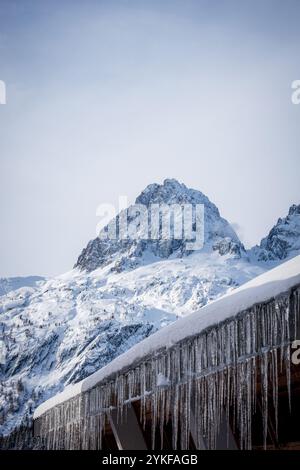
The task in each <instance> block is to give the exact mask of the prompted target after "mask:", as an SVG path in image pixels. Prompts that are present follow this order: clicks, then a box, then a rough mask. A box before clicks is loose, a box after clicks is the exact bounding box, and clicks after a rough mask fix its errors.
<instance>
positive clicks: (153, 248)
mask: <svg viewBox="0 0 300 470" xmlns="http://www.w3.org/2000/svg"><path fill="white" fill-rule="evenodd" d="M135 204H136V205H143V206H145V207H146V208H147V209H149V208H150V206H151V205H156V206H159V207H160V208H163V206H168V207H170V208H172V206H174V205H178V206H180V207H183V206H184V205H190V206H191V207H192V208H193V210H194V209H195V207H196V206H197V205H201V206H203V208H204V246H203V250H204V251H209V252H212V251H216V252H217V253H219V255H220V256H224V255H229V256H234V257H241V256H242V255H243V254H244V252H245V250H244V246H243V244H242V243H241V241H240V240H239V238H238V236H237V235H236V233H235V231H234V230H233V228H232V227H231V226H230V224H229V223H228V222H227V221H226V220H225V219H223V218H222V217H221V216H220V213H219V210H218V208H217V207H216V206H215V204H213V203H212V202H211V201H210V200H209V199H208V197H207V196H205V195H204V194H203V193H202V192H200V191H197V190H195V189H190V188H187V187H186V186H185V185H184V184H183V183H179V182H178V181H177V180H175V179H166V180H164V182H163V184H157V183H153V184H150V185H148V186H147V187H146V188H145V189H144V190H143V191H142V192H141V194H140V195H139V196H138V197H137V198H136V201H135ZM128 211H129V212H130V211H131V213H133V212H134V206H130V207H129V208H128ZM119 217H120V215H119V216H117V218H116V219H114V221H113V222H114V223H115V222H117V221H118V220H119ZM151 217H152V215H151V212H150V215H149V220H150V221H151ZM136 218H137V216H132V215H131V221H134V220H135V219H136ZM172 224H173V225H172ZM171 228H172V230H173V228H174V221H173V222H171ZM193 229H194V230H195V232H196V230H197V228H196V225H195V214H194V215H193ZM107 230H108V226H106V227H105V228H104V229H103V230H102V231H101V232H100V236H99V237H97V238H96V239H95V240H92V241H90V242H89V243H88V245H87V247H86V248H85V249H84V250H83V251H82V253H81V255H80V256H79V258H78V260H77V263H76V264H75V267H76V268H79V269H80V270H84V271H88V272H90V271H93V270H94V269H97V268H99V267H101V266H106V265H109V264H112V269H113V270H117V271H122V270H124V269H132V268H135V267H137V266H141V265H142V264H145V263H149V262H150V261H151V260H152V261H157V260H158V259H167V258H169V257H182V256H187V255H189V254H191V252H190V249H188V248H187V244H186V242H187V241H188V239H187V238H184V236H183V237H182V238H181V239H178V238H175V237H173V236H172V235H171V237H170V238H169V239H163V238H158V239H155V238H152V237H151V234H150V231H148V228H147V231H146V233H147V237H145V230H144V226H143V225H142V224H141V223H139V227H138V229H137V234H138V236H137V237H136V238H134V239H130V238H128V239H120V238H116V239H113V240H107V239H105V237H103V234H106V233H107Z"/></svg>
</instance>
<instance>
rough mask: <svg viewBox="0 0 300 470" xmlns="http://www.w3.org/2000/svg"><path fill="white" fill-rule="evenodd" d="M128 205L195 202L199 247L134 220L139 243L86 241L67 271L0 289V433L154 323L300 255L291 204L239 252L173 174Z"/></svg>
mask: <svg viewBox="0 0 300 470" xmlns="http://www.w3.org/2000/svg"><path fill="white" fill-rule="evenodd" d="M136 204H143V205H145V206H146V207H147V208H148V207H150V206H151V204H158V205H163V204H164V205H171V204H179V205H183V204H192V205H196V204H203V205H204V209H205V210H204V229H205V230H204V242H205V243H204V247H203V249H199V250H195V251H190V250H187V249H186V242H187V240H186V239H185V238H182V239H171V240H161V239H157V240H151V239H147V238H143V236H144V235H143V234H144V230H143V229H144V227H143V226H142V225H138V228H137V231H138V234H139V237H137V239H134V240H132V239H128V240H111V239H106V240H105V239H101V238H97V239H95V240H93V241H91V242H89V244H88V245H87V247H86V248H85V249H84V250H83V252H82V253H81V255H80V256H79V258H78V261H77V263H76V265H75V269H73V270H72V271H70V272H69V273H66V274H64V275H62V276H58V277H56V278H54V279H50V280H45V281H43V280H40V281H39V282H36V283H31V284H30V285H25V284H24V283H23V284H22V286H21V288H18V286H14V289H10V291H8V290H6V291H5V292H3V293H2V295H0V332H1V339H2V341H0V380H1V382H0V434H1V433H3V434H9V433H11V432H12V431H13V430H14V429H16V428H17V427H19V426H20V425H26V426H27V425H28V424H29V423H30V420H31V417H32V413H33V411H34V409H35V407H36V406H37V405H38V404H39V403H41V402H42V401H44V400H45V399H47V398H49V397H50V396H52V395H54V394H56V393H57V392H59V391H61V390H62V389H63V388H64V387H65V386H66V385H68V384H70V383H74V382H77V381H79V380H81V379H83V378H84V377H86V376H88V375H90V374H91V373H93V372H94V371H95V370H97V369H99V368H101V367H102V366H104V365H105V364H107V363H108V362H110V361H111V360H112V359H114V358H115V357H116V356H118V355H119V354H121V353H123V352H125V351H126V350H127V349H129V348H130V347H131V346H133V345H134V344H136V343H137V342H139V341H141V340H142V339H144V338H145V337H147V336H149V335H150V334H152V333H153V332H154V331H156V330H157V329H159V328H162V327H164V326H165V325H168V324H170V323H171V322H173V321H175V320H176V318H178V317H179V316H182V315H187V314H189V313H191V312H194V311H196V310H198V309H199V308H200V307H202V306H203V305H205V304H207V303H208V302H210V301H211V300H213V299H216V298H217V297H219V296H221V295H223V294H224V293H226V292H228V291H229V290H231V289H234V288H235V287H237V286H239V285H240V284H243V283H244V282H246V281H248V280H249V279H251V278H253V277H255V276H257V275H259V274H261V273H262V272H263V271H265V270H266V269H268V268H269V267H270V262H271V263H273V265H274V263H277V262H278V263H279V262H281V261H282V260H283V258H286V257H290V256H292V255H293V253H295V254H297V250H298V253H299V252H300V249H299V206H292V208H291V209H290V212H289V215H288V216H287V217H286V218H285V219H280V220H279V221H278V223H277V224H276V226H275V227H274V229H272V230H271V232H270V234H269V235H268V237H267V238H266V239H264V240H263V241H262V243H261V245H260V246H259V247H255V248H254V249H253V250H250V252H245V249H244V247H243V245H242V243H241V242H240V240H239V239H238V237H237V235H236V233H235V232H234V230H233V229H232V228H231V226H230V225H229V223H228V222H227V221H226V220H224V219H223V218H222V217H221V216H220V214H219V211H218V209H217V207H216V206H215V205H214V204H213V203H212V202H210V201H209V199H208V198H207V197H206V196H205V195H204V194H202V193H201V192H199V191H195V190H193V189H188V188H186V186H185V185H183V184H180V183H178V182H177V181H176V180H165V181H164V183H163V184H162V185H159V184H152V185H149V186H148V187H147V188H146V189H145V190H144V191H143V192H142V193H141V194H140V195H139V196H138V198H137V199H136ZM133 209H134V208H133ZM130 217H131V220H132V221H133V222H134V223H136V222H137V220H136V215H135V214H134V211H133V214H132V213H131V215H130ZM103 230H104V231H105V230H106V229H105V228H104V229H103ZM103 238H104V237H103ZM265 260H266V261H265ZM270 260H271V261H270ZM9 284H11V285H12V284H13V283H9V280H7V281H6V285H9Z"/></svg>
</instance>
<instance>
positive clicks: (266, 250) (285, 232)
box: [252, 204, 300, 261]
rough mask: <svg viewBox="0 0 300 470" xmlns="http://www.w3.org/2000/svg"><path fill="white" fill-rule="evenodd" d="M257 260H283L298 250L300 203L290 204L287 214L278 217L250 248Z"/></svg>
mask: <svg viewBox="0 0 300 470" xmlns="http://www.w3.org/2000/svg"><path fill="white" fill-rule="evenodd" d="M252 252H253V253H254V254H255V256H256V257H257V259H258V260H259V261H283V260H287V259H288V258H293V257H294V256H296V255H297V254H299V252H300V204H299V205H296V204H294V205H292V206H291V207H290V209H289V212H288V215H287V216H286V217H284V218H283V219H281V218H280V219H278V221H277V224H276V225H274V227H273V228H272V229H271V230H270V232H269V234H268V235H267V237H266V238H263V239H262V241H261V243H260V245H259V246H256V247H254V248H253V249H252Z"/></svg>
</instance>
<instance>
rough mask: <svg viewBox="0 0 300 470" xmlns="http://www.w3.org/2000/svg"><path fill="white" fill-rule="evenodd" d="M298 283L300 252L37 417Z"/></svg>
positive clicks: (55, 400) (44, 405) (46, 404)
mask: <svg viewBox="0 0 300 470" xmlns="http://www.w3.org/2000/svg"><path fill="white" fill-rule="evenodd" d="M298 284H300V256H296V257H295V258H293V259H292V260H290V261H287V262H286V263H283V264H282V265H280V266H278V267H276V268H274V269H272V270H270V271H268V272H267V273H264V274H262V275H260V276H258V277H256V278H255V279H253V280H251V281H249V282H247V283H246V284H244V285H242V286H241V287H239V288H237V289H235V290H234V291H233V292H231V293H229V294H227V295H225V296H223V297H222V298H220V299H218V300H215V301H214V302H211V303H210V304H209V305H206V306H205V307H203V308H202V309H201V310H199V311H198V312H195V313H193V314H191V315H187V316H186V317H184V318H181V319H179V320H178V321H177V322H176V323H174V324H172V325H169V326H167V327H165V328H164V329H163V330H160V331H158V332H157V333H155V334H153V335H151V338H147V339H145V340H143V341H141V342H140V343H139V344H137V345H135V346H133V347H132V348H131V349H130V350H129V351H127V352H126V353H124V354H122V355H120V356H118V357H117V358H116V359H114V360H113V361H112V362H111V363H110V364H108V365H107V366H105V367H103V368H102V369H100V370H99V371H97V372H95V373H94V374H92V375H91V376H90V377H87V378H86V379H84V380H82V381H81V382H79V383H77V384H75V385H71V386H69V387H67V388H66V389H65V390H64V391H63V392H62V393H60V394H58V395H56V396H55V397H53V398H50V399H49V400H47V401H46V402H44V403H42V404H41V405H40V406H39V407H38V408H37V409H36V411H35V413H34V418H35V419H36V418H38V417H39V416H41V415H42V414H43V413H45V412H46V411H47V410H49V409H50V408H52V407H53V406H56V405H58V404H59V403H62V402H64V401H66V400H69V399H70V398H72V397H74V396H76V395H78V394H79V393H82V392H85V391H87V390H89V389H91V388H92V387H94V386H95V385H97V384H99V383H100V382H101V381H105V380H106V379H108V378H110V377H111V376H112V375H113V374H116V373H118V372H120V371H122V370H124V369H126V368H129V367H130V366H131V365H133V364H136V363H137V362H141V361H142V360H143V359H144V358H147V357H149V356H150V355H153V354H154V353H155V352H156V351H160V350H161V349H162V348H163V349H168V348H171V347H172V346H174V345H175V344H177V343H179V342H180V341H182V340H183V339H187V338H189V337H192V336H194V335H197V334H199V333H200V332H201V331H203V330H204V329H206V328H208V327H209V326H211V325H214V324H218V323H220V322H222V321H224V320H225V319H227V318H230V317H233V316H235V315H237V314H238V313H240V312H243V311H244V310H247V309H249V308H250V307H252V306H253V305H255V304H258V303H262V302H265V301H267V300H270V299H272V298H274V297H277V296H279V295H280V294H282V293H284V292H287V291H288V290H289V289H290V288H292V287H293V286H297V285H298Z"/></svg>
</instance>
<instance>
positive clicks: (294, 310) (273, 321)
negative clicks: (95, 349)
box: [35, 256, 300, 449]
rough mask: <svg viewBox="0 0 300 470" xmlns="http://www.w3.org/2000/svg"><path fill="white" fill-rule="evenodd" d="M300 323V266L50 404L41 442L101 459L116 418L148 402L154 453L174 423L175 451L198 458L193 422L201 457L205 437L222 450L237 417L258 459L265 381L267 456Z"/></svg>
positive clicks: (223, 302)
mask: <svg viewBox="0 0 300 470" xmlns="http://www.w3.org/2000/svg"><path fill="white" fill-rule="evenodd" d="M299 319H300V256H298V257H296V258H294V259H292V260H291V261H289V262H286V263H284V264H283V265H281V266H279V267H277V268H275V269H273V270H272V271H270V272H269V273H266V274H263V275H261V276H259V277H258V278H257V279H255V280H253V281H250V282H249V283H247V284H245V285H244V286H242V287H241V288H238V289H237V290H236V291H235V292H233V293H231V294H228V295H225V296H224V297H223V298H221V299H219V300H216V301H215V302H212V303H211V304H210V305H208V306H206V307H203V308H202V309H201V310H200V311H199V312H196V313H194V314H192V315H189V316H187V317H185V318H183V319H181V320H178V321H177V322H176V323H175V324H173V325H170V326H169V327H166V328H165V329H164V330H161V331H159V332H158V333H156V334H154V335H153V336H152V337H151V338H150V339H146V340H144V341H142V342H141V343H140V344H139V345H136V346H134V347H133V348H132V349H131V350H130V351H128V352H127V353H125V354H123V355H122V356H120V357H118V358H117V359H115V360H114V361H112V363H111V364H110V365H108V366H106V367H104V368H103V369H101V370H100V371H98V372H96V373H95V374H93V375H91V376H90V377H88V378H87V379H85V380H83V381H82V382H81V383H78V384H76V385H75V386H74V387H69V388H68V389H66V390H65V391H64V392H63V393H62V394H59V395H57V396H56V397H54V398H52V399H50V400H48V401H47V402H45V403H44V404H42V405H41V406H40V407H39V408H38V409H37V410H36V412H35V419H36V425H35V428H36V433H37V435H39V436H41V437H42V438H43V439H44V442H45V443H46V448H48V449H56V448H64V449H77V448H86V449H99V448H101V447H102V436H103V432H104V430H105V422H106V419H107V414H108V413H109V410H111V409H112V408H117V409H118V410H119V412H120V414H121V415H122V414H123V412H124V408H125V406H124V405H126V404H127V405H126V406H130V403H131V402H132V401H133V400H135V399H137V398H138V399H139V400H140V404H141V421H142V423H145V420H146V415H147V414H148V416H149V412H150V416H151V426H152V448H153V449H154V448H155V442H156V432H157V426H159V429H160V430H161V432H160V436H161V444H162V445H163V432H162V430H163V427H164V425H165V424H166V422H167V421H168V420H169V417H170V416H171V422H172V445H173V448H174V449H177V448H178V447H179V440H180V448H181V449H188V446H189V435H190V432H191V427H190V426H191V425H190V422H191V419H190V416H191V413H193V417H194V418H193V419H194V422H195V429H196V435H193V438H194V442H195V444H196V448H200V441H201V439H203V436H205V441H206V446H207V448H210V449H213V448H215V447H216V442H217V435H218V430H219V428H220V424H221V422H222V419H223V413H225V414H226V416H227V413H229V412H230V409H231V408H232V407H233V416H234V426H235V429H236V430H237V432H238V439H239V443H240V447H241V448H245V449H251V447H252V416H253V413H254V412H255V410H256V402H257V396H256V394H257V387H256V381H257V377H258V374H259V376H260V379H261V381H262V387H261V406H262V409H261V414H262V419H263V426H262V427H263V441H264V445H265V446H266V440H267V424H268V413H269V407H270V402H271V403H272V408H273V409H274V413H275V434H276V435H277V433H278V419H277V416H278V378H279V373H280V371H282V370H285V373H286V377H287V390H288V392H289V397H290V344H291V341H293V340H294V339H295V338H296V337H297V334H298V331H297V328H298V329H299V326H297V325H299ZM268 383H271V384H272V393H271V394H269V391H268ZM269 395H270V396H269ZM192 397H193V398H192ZM290 398H291V397H290ZM179 429H180V433H179ZM179 436H180V437H179Z"/></svg>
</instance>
